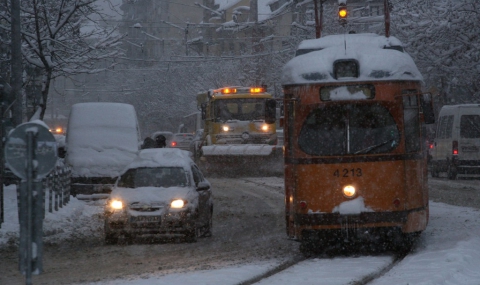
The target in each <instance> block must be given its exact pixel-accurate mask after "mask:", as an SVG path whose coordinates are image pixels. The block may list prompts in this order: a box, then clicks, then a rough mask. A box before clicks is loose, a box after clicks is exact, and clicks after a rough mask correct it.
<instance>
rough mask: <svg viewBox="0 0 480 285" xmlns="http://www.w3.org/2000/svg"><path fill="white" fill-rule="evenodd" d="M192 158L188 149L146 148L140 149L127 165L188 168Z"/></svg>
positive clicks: (134, 166) (130, 166)
mask: <svg viewBox="0 0 480 285" xmlns="http://www.w3.org/2000/svg"><path fill="white" fill-rule="evenodd" d="M191 163H192V160H191V158H190V155H189V153H188V151H184V150H181V149H177V148H148V149H143V150H141V151H140V152H139V153H138V155H137V157H136V158H135V159H134V160H133V161H132V162H131V163H130V164H129V165H128V166H127V169H130V168H139V167H183V168H184V169H189V168H190V164H191Z"/></svg>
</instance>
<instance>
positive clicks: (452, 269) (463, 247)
mask: <svg viewBox="0 0 480 285" xmlns="http://www.w3.org/2000/svg"><path fill="white" fill-rule="evenodd" d="M270 180H271V179H269V180H265V179H261V180H257V181H256V182H257V183H265V184H267V185H270V184H272V186H277V185H276V184H280V182H279V181H276V180H275V179H273V180H272V181H270ZM252 181H253V180H252ZM269 182H271V183H269ZM15 192H16V191H15V187H14V186H9V187H6V188H5V207H6V213H5V220H6V222H5V223H4V224H2V227H1V228H0V246H4V245H5V244H7V243H9V240H10V239H12V238H13V237H16V236H18V216H17V209H16V207H17V203H16V194H15ZM101 210H102V209H101V207H99V206H98V204H97V205H95V204H87V203H85V202H83V201H79V200H77V199H75V198H73V197H72V199H71V200H70V202H69V203H68V204H67V205H66V206H64V207H63V208H61V209H60V210H59V211H58V212H54V213H48V214H47V215H46V218H45V222H44V230H45V232H48V233H56V234H54V235H53V236H55V239H61V238H62V236H65V237H67V236H69V235H70V234H71V232H73V231H82V230H85V231H88V230H89V227H91V225H88V224H86V225H85V224H84V225H82V226H81V227H80V228H79V226H80V225H79V224H78V223H75V220H78V216H84V217H88V216H93V215H99V214H100V213H101ZM82 220H84V219H82ZM479 224H480V211H479V210H478V209H472V208H464V207H456V206H450V205H447V204H442V203H434V202H430V222H429V225H428V227H427V230H426V231H425V232H424V233H423V234H422V237H421V239H420V240H419V242H418V245H417V247H416V248H415V250H414V252H413V253H411V254H410V255H408V256H407V257H406V258H405V259H403V260H402V261H401V262H400V263H399V264H397V265H396V266H395V267H393V269H392V270H390V271H388V272H387V273H386V274H385V275H384V276H382V277H380V278H379V279H377V280H375V281H374V282H373V283H372V284H374V285H386V284H409V285H420V284H421V285H447V284H448V285H451V284H453V285H456V284H458V285H478V284H480V271H479V270H478V266H477V265H478V264H479V262H480V227H479V226H478V225H479ZM82 227H83V229H82ZM49 238H50V237H49V235H46V237H45V239H46V240H47V241H48V239H49ZM390 261H391V257H389V256H383V257H382V256H374V257H372V256H361V257H356V258H352V257H334V258H312V259H308V260H306V261H304V262H301V263H299V264H297V265H295V266H292V267H289V268H287V269H286V270H284V271H283V272H281V273H279V274H276V275H275V276H272V277H270V278H267V279H263V280H261V281H260V282H259V283H258V284H261V285H267V284H275V285H284V284H285V285H286V284H289V285H290V284H299V283H301V284H305V285H307V284H319V281H320V280H321V284H325V285H336V284H348V283H349V282H351V281H353V280H360V279H361V278H362V277H364V276H366V275H368V273H370V271H371V270H372V268H374V269H378V268H382V267H383V266H385V265H386V264H388V263H389V262H390ZM280 262H281V261H280V260H271V261H270V262H252V263H251V264H247V265H241V266H234V267H225V268H222V269H215V270H197V271H191V272H188V273H181V274H177V273H174V274H168V275H155V274H151V275H145V274H144V275H141V276H138V277H130V278H126V279H120V280H111V281H107V282H97V283H87V284H88V285H101V284H108V285H110V284H119V285H120V284H122V285H123V284H128V285H146V284H183V285H189V284H195V285H201V284H205V285H207V284H224V285H228V284H232V285H233V284H239V283H241V282H242V281H245V280H249V279H251V278H254V277H256V276H259V275H260V274H262V273H264V272H267V271H269V270H270V269H272V268H273V267H274V266H276V265H278V264H279V263H280ZM333 267H334V268H335V270H336V272H332V271H331V269H332V268H333Z"/></svg>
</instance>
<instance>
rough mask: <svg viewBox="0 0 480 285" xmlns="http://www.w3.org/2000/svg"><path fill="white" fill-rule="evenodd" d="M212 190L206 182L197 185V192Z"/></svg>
mask: <svg viewBox="0 0 480 285" xmlns="http://www.w3.org/2000/svg"><path fill="white" fill-rule="evenodd" d="M208 189H210V185H209V184H208V183H207V182H205V181H200V182H198V184H197V191H203V190H208Z"/></svg>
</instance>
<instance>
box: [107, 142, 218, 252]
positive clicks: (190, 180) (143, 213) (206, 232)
mask: <svg viewBox="0 0 480 285" xmlns="http://www.w3.org/2000/svg"><path fill="white" fill-rule="evenodd" d="M104 213H105V242H106V243H108V244H111V243H116V242H117V241H118V239H119V237H120V236H124V237H125V238H127V239H128V240H130V239H133V238H135V237H136V236H138V235H145V234H158V235H166V236H168V237H175V236H179V237H184V238H185V240H186V241H188V242H195V241H197V237H199V236H210V235H211V234H212V214H213V200H212V190H211V186H210V183H209V182H208V180H207V179H205V178H204V177H203V174H202V173H201V172H200V170H199V169H198V167H197V165H195V163H194V162H193V161H192V160H191V159H190V156H189V152H186V151H183V150H180V149H172V148H151V149H144V150H141V151H140V152H139V154H138V156H137V158H136V159H135V160H134V161H133V162H132V163H130V165H128V167H127V168H126V170H125V171H124V172H123V174H122V175H121V176H120V177H119V178H118V180H117V182H116V184H115V186H114V187H113V190H112V193H111V194H110V197H109V198H108V199H107V200H106V202H105V211H104Z"/></svg>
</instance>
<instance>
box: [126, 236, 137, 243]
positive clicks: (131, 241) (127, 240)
mask: <svg viewBox="0 0 480 285" xmlns="http://www.w3.org/2000/svg"><path fill="white" fill-rule="evenodd" d="M124 239H125V243H126V244H133V241H134V240H135V235H133V234H125V236H124Z"/></svg>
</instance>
